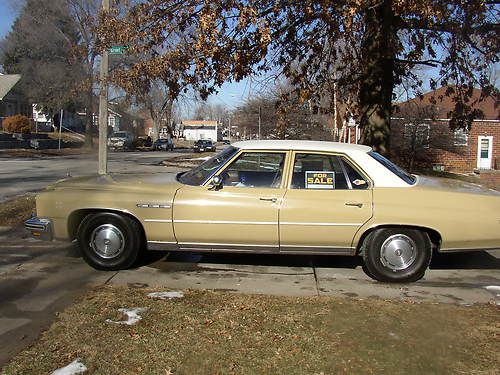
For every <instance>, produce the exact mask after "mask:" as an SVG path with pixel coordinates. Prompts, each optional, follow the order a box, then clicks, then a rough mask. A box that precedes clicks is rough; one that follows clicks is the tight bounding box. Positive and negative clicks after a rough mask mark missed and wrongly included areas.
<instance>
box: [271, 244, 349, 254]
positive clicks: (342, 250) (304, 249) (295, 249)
mask: <svg viewBox="0 0 500 375" xmlns="http://www.w3.org/2000/svg"><path fill="white" fill-rule="evenodd" d="M355 252H356V249H355V248H353V247H327V246H281V247H280V254H311V255H312V254H317V255H321V254H325V255H326V254H328V255H355Z"/></svg>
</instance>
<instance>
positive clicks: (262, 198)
mask: <svg viewBox="0 0 500 375" xmlns="http://www.w3.org/2000/svg"><path fill="white" fill-rule="evenodd" d="M259 199H260V200H261V201H267V202H273V203H276V201H277V200H278V198H275V197H260V198H259Z"/></svg>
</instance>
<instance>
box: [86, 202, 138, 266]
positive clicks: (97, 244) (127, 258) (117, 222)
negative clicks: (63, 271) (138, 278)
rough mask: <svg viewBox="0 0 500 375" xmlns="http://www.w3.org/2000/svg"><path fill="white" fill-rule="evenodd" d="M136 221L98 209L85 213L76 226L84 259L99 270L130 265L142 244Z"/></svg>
mask: <svg viewBox="0 0 500 375" xmlns="http://www.w3.org/2000/svg"><path fill="white" fill-rule="evenodd" d="M139 233H141V228H140V227H139V224H138V223H137V222H136V221H135V220H133V219H131V218H129V217H127V216H123V215H119V214H115V213H111V212H99V213H95V214H90V215H88V216H86V217H85V218H84V219H83V221H82V222H81V224H80V226H79V228H78V235H77V239H78V243H79V245H80V249H81V251H82V256H83V258H84V259H85V261H86V262H87V263H88V264H89V265H91V266H92V267H94V268H96V269H99V270H109V271H113V270H121V269H126V268H129V267H130V266H131V265H132V264H133V263H134V261H135V260H136V258H137V255H138V254H139V250H140V247H141V245H142V243H141V238H140V235H139Z"/></svg>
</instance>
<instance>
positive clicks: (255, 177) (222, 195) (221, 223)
mask: <svg viewBox="0 0 500 375" xmlns="http://www.w3.org/2000/svg"><path fill="white" fill-rule="evenodd" d="M286 162H287V152H285V151H269V152H268V151H243V152H241V153H240V154H239V155H238V156H236V158H235V159H234V160H233V161H232V162H231V163H230V164H229V166H227V167H226V168H224V169H223V170H222V171H221V172H219V175H220V176H221V177H222V178H223V187H222V188H221V189H219V190H213V189H210V186H187V185H186V186H183V187H182V188H181V189H179V191H178V192H177V193H176V196H175V203H174V210H173V216H174V220H173V222H174V231H175V236H176V239H177V241H178V243H179V247H180V248H181V249H197V250H226V251H251V252H254V251H266V252H269V251H271V252H277V251H278V250H279V233H278V210H279V204H280V202H281V201H282V198H283V196H284V194H285V185H284V181H283V170H284V167H285V163H286Z"/></svg>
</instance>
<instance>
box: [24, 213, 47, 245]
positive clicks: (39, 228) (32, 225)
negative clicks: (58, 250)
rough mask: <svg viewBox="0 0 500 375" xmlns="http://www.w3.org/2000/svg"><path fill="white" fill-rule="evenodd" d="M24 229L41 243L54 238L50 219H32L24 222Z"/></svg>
mask: <svg viewBox="0 0 500 375" xmlns="http://www.w3.org/2000/svg"><path fill="white" fill-rule="evenodd" d="M24 228H26V229H27V230H28V231H30V232H31V235H32V236H33V238H36V239H39V240H42V241H52V239H53V238H54V234H53V230H52V222H51V221H50V219H43V218H42V219H41V218H38V217H36V216H35V217H32V218H31V219H28V220H26V221H25V222H24Z"/></svg>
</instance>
